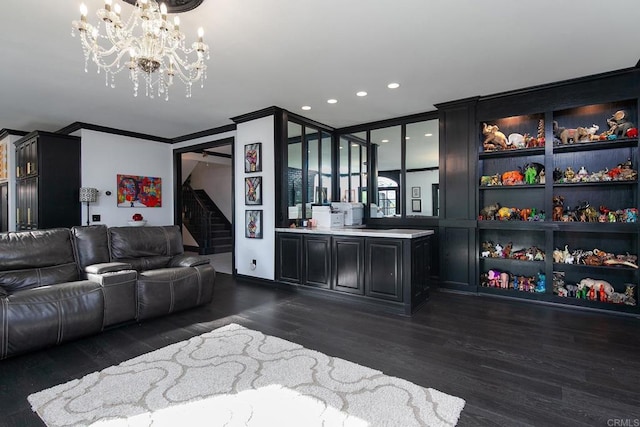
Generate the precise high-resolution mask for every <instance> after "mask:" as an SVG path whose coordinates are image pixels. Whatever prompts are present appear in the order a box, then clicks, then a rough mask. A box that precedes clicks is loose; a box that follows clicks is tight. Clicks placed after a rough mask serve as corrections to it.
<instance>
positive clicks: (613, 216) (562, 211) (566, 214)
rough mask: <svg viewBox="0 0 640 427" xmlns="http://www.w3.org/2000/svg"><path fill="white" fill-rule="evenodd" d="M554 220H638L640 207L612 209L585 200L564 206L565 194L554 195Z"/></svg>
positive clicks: (552, 216)
mask: <svg viewBox="0 0 640 427" xmlns="http://www.w3.org/2000/svg"><path fill="white" fill-rule="evenodd" d="M551 220H552V221H561V222H628V223H631V222H637V221H638V209H637V208H625V209H618V210H615V211H614V210H612V209H609V208H608V207H606V206H604V205H601V206H600V207H599V208H598V209H596V208H594V207H593V206H591V205H590V204H589V202H588V201H586V200H584V201H581V202H579V203H578V205H577V206H576V207H575V208H569V207H565V206H564V196H560V195H556V196H553V211H552V214H551Z"/></svg>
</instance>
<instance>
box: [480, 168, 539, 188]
mask: <svg viewBox="0 0 640 427" xmlns="http://www.w3.org/2000/svg"><path fill="white" fill-rule="evenodd" d="M545 182H546V177H545V173H544V165H542V164H540V163H535V162H532V163H527V164H525V165H524V166H523V167H521V168H519V170H511V171H506V172H503V173H497V174H495V175H483V176H481V177H480V186H481V187H491V186H495V185H525V184H528V185H533V184H544V183H545Z"/></svg>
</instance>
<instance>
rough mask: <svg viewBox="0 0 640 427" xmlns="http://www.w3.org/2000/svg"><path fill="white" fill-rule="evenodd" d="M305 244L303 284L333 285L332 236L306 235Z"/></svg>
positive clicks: (324, 286)
mask: <svg viewBox="0 0 640 427" xmlns="http://www.w3.org/2000/svg"><path fill="white" fill-rule="evenodd" d="M303 244H304V250H303V253H304V263H303V265H304V282H303V284H305V285H309V286H317V287H320V288H329V287H330V285H331V236H305V237H304V238H303Z"/></svg>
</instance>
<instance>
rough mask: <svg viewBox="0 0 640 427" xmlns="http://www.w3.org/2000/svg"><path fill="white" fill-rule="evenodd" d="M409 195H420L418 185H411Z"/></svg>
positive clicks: (417, 196) (413, 196)
mask: <svg viewBox="0 0 640 427" xmlns="http://www.w3.org/2000/svg"><path fill="white" fill-rule="evenodd" d="M411 197H412V198H414V199H419V198H420V197H421V196H420V187H411Z"/></svg>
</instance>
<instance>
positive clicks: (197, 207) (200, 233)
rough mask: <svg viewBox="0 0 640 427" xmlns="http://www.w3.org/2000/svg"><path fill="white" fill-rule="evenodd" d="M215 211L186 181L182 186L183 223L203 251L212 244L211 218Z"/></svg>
mask: <svg viewBox="0 0 640 427" xmlns="http://www.w3.org/2000/svg"><path fill="white" fill-rule="evenodd" d="M212 217H213V212H212V211H211V210H209V209H208V208H207V207H206V206H205V205H204V203H203V202H202V201H201V200H200V198H198V197H197V196H196V193H195V191H194V190H193V188H192V187H191V186H190V185H189V184H187V183H185V184H183V186H182V223H183V224H184V225H185V226H186V227H187V230H189V232H190V233H191V235H192V236H193V238H194V239H195V240H196V242H198V245H199V246H200V249H201V251H204V252H203V253H206V250H207V249H208V248H209V246H210V244H211V236H212V232H211V218H212Z"/></svg>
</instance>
